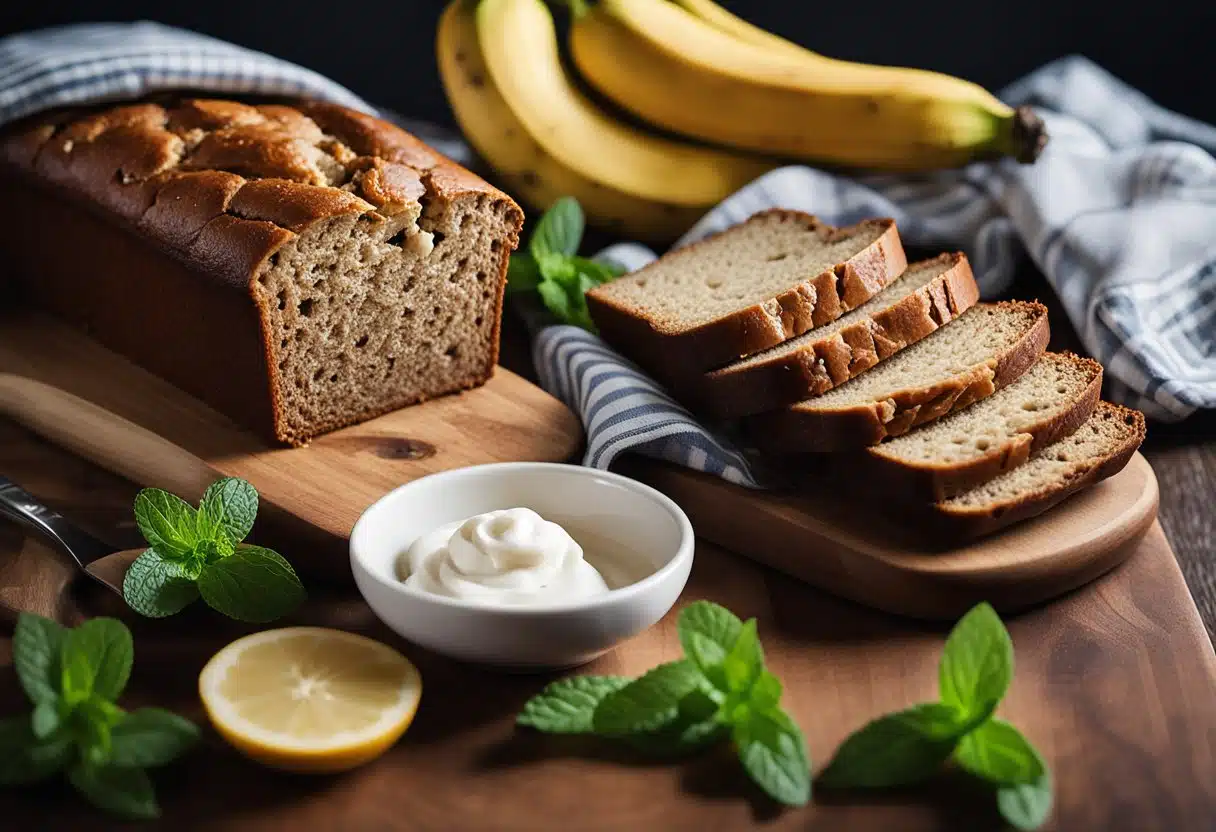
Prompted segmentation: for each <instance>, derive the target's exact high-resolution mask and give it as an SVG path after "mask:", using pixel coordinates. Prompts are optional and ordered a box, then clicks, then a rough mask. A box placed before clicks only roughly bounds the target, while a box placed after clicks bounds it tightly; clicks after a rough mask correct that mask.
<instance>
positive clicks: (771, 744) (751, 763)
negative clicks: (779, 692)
mask: <svg viewBox="0 0 1216 832" xmlns="http://www.w3.org/2000/svg"><path fill="white" fill-rule="evenodd" d="M731 736H732V738H733V739H734V742H735V747H736V748H737V749H738V751H739V760H740V762H742V763H743V768H744V770H745V771H746V772H747V774H748V776H749V777H751V778H752V780H754V781H755V782H756V784H757V785H758V786H760V788H762V789H764V791H765V792H766V793H767V794H768V795H769V797H771V798H773V799H774V800H776V801H778V802H779V803H785V804H788V805H790V806H802V805H804V804H805V803H806V802H807V801H808V800H810V799H811V762H810V757H809V756H808V755H807V751H806V740H805V739H804V738H803V736H802V731H801V730H799V728H798V726H797V725H796V724H795V723H794V721H793V720H792V719H790V717H789V715H788V714H786V713H785V712H784V711H782V710H780V709H777V708H770V709H766V710H751V711H749V713H748V718H747V719H746V720H744V721H742V722H738V723H736V724H735V725H734V727H733V730H732V732H731Z"/></svg>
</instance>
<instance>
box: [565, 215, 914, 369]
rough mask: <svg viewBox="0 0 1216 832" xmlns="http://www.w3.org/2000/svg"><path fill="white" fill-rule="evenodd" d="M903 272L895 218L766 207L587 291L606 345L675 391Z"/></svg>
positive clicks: (855, 302)
mask: <svg viewBox="0 0 1216 832" xmlns="http://www.w3.org/2000/svg"><path fill="white" fill-rule="evenodd" d="M906 267H907V260H906V258H905V256H904V250H903V245H902V243H901V242H900V239H899V232H898V231H897V230H896V228H895V222H894V221H893V220H887V219H879V220H867V221H865V222H861V223H858V224H857V225H853V226H849V227H847V228H834V227H832V226H830V225H825V224H824V223H821V222H820V221H819V220H818V219H816V218H815V217H813V216H810V215H809V214H803V213H801V212H798V211H784V210H777V209H774V210H769V211H763V212H761V213H759V214H756V215H755V216H753V217H751V218H750V219H748V220H747V221H746V222H744V223H742V224H740V225H736V226H734V227H733V228H729V229H727V230H725V231H722V232H720V233H718V234H715V235H713V236H711V237H707V238H706V239H704V240H701V241H699V242H696V243H693V244H691V245H688V246H685V247H683V248H680V249H676V250H675V251H672V252H669V253H668V254H666V255H664V256H663V257H660V258H659V259H658V260H656V261H655V262H653V263H651V264H650V265H649V266H646V267H645V268H642V269H639V270H638V271H636V272H634V273H633V274H630V275H626V276H625V277H622V278H619V279H617V280H614V281H612V282H610V283H605V284H604V285H602V286H598V287H596V288H595V289H592V290H591V291H590V292H588V293H587V306H588V309H589V310H590V312H591V317H592V320H594V321H595V325H596V326H597V327H598V328H599V330H600V333H601V334H602V335H603V336H604V338H605V340H607V341H608V343H610V344H612V345H613V346H614V347H616V348H617V349H618V350H620V351H621V352H622V353H623V354H624V355H626V356H627V357H629V358H631V359H633V360H634V361H636V362H637V363H638V364H639V365H641V366H642V367H644V368H645V369H646V370H648V371H649V372H650V373H651V374H652V375H654V376H656V377H657V378H658V379H659V380H660V381H662V382H664V383H667V384H668V385H670V386H671V387H673V388H674V389H677V390H678V389H682V388H684V387H686V386H687V385H688V384H689V383H690V382H695V380H696V378H697V377H698V376H699V375H701V374H702V373H704V372H706V371H708V370H712V369H714V368H716V367H721V366H722V365H724V364H727V363H729V362H731V361H734V360H736V359H738V358H742V357H744V356H748V355H752V354H753V353H757V352H760V351H761V350H765V349H768V348H769V347H772V346H776V345H777V344H780V343H781V342H782V341H785V340H786V339H787V338H792V337H794V336H795V335H801V334H802V333H804V332H806V331H807V330H809V329H811V328H812V327H816V326H822V325H823V324H826V323H828V322H830V321H834V320H836V319H837V318H839V317H840V316H841V315H843V314H844V313H845V312H847V311H848V310H850V309H853V308H854V307H857V306H860V305H861V304H863V303H865V302H866V301H867V300H869V299H870V298H871V297H873V296H874V295H875V294H877V293H878V292H879V291H881V290H882V288H883V287H884V286H886V285H887V284H888V283H890V282H891V281H892V280H893V279H894V278H896V277H898V276H899V275H900V274H901V273H903V271H904V269H905V268H906Z"/></svg>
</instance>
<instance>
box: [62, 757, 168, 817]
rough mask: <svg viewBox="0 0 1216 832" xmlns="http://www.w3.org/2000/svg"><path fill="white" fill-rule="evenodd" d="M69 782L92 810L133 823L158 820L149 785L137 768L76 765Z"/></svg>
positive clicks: (158, 813) (69, 771)
mask: <svg viewBox="0 0 1216 832" xmlns="http://www.w3.org/2000/svg"><path fill="white" fill-rule="evenodd" d="M68 780H70V781H71V783H72V785H73V786H75V787H76V790H77V791H79V792H80V793H81V794H82V795H84V796H85V797H86V798H88V800H89V802H90V803H92V804H93V805H94V806H97V807H99V808H101V809H105V810H106V811H107V812H113V813H114V814H116V815H121V816H122V817H126V818H132V819H134V820H149V819H152V818H157V817H160V807H159V806H157V805H156V795H155V794H154V793H153V791H152V781H151V780H149V779H148V775H147V774H146V773H145V772H144V771H143V769H139V768H128V767H124V766H114V765H105V766H99V765H90V764H88V763H77V764H76V765H74V766H72V768H71V769H69V770H68Z"/></svg>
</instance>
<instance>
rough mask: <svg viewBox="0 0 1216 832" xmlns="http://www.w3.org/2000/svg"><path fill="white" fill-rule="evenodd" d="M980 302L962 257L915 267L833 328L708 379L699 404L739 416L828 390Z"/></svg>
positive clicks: (721, 413) (814, 331)
mask: <svg viewBox="0 0 1216 832" xmlns="http://www.w3.org/2000/svg"><path fill="white" fill-rule="evenodd" d="M978 300H979V287H978V286H977V285H976V283H975V278H974V277H973V276H972V274H971V266H970V264H969V263H968V262H967V258H966V256H965V255H963V254H962V253H954V254H943V255H941V256H939V257H935V258H933V259H932V260H925V261H922V262H920V263H914V264H912V265H911V266H909V267H908V270H907V271H906V272H904V273H903V275H902V276H901V277H899V278H897V279H896V280H895V281H894V282H892V283H891V284H890V285H889V286H887V287H886V288H885V289H883V290H882V291H881V292H879V293H878V294H877V295H875V296H874V297H873V298H871V299H870V300H869V301H867V302H866V303H863V304H862V305H861V306H859V307H857V308H856V309H852V310H850V311H849V312H846V313H845V314H844V315H842V316H841V317H839V318H837V319H836V320H835V321H832V322H831V323H827V324H824V325H823V326H818V327H815V328H814V329H812V330H810V331H809V332H806V333H803V334H802V335H799V336H797V337H795V338H791V339H790V340H788V341H786V342H784V343H782V344H778V345H777V346H775V347H772V348H771V349H768V350H765V351H764V352H762V353H758V354H756V355H753V356H750V357H748V358H744V359H742V360H741V361H737V362H735V363H733V364H728V365H727V366H725V367H723V368H721V369H718V370H715V371H713V372H711V373H709V374H707V375H706V376H705V378H704V380H703V384H702V385H701V386H702V390H701V391H700V393H699V395H697V400H698V401H697V403H698V405H700V406H702V407H704V408H705V409H706V410H708V411H710V412H711V413H713V414H714V415H716V416H718V417H721V418H737V417H740V416H747V415H749V414H752V413H760V412H762V411H765V410H772V409H773V408H776V407H780V406H782V405H786V404H791V403H794V402H797V401H799V400H802V399H805V398H807V397H808V396H817V395H822V394H823V393H826V392H827V391H828V390H831V389H832V388H833V387H836V386H838V385H840V384H843V383H844V382H846V381H848V380H849V379H851V378H854V377H856V376H858V375H860V374H861V373H863V372H865V371H866V370H868V369H870V368H871V367H873V366H874V365H875V364H877V363H878V362H880V361H884V360H886V359H888V358H890V357H891V356H893V355H894V354H895V353H897V352H899V351H900V350H902V349H904V348H906V347H908V346H910V345H911V344H914V343H916V342H917V341H919V340H920V339H922V338H924V337H925V336H927V335H929V334H930V333H932V332H934V331H935V330H937V329H938V328H939V327H941V326H943V325H945V324H947V323H949V322H950V321H952V320H954V319H955V318H956V317H958V316H959V315H960V314H962V313H963V312H965V311H966V310H968V309H970V308H971V307H972V306H974V305H975V303H976V302H977V301H978Z"/></svg>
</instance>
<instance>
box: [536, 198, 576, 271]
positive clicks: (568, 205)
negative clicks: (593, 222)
mask: <svg viewBox="0 0 1216 832" xmlns="http://www.w3.org/2000/svg"><path fill="white" fill-rule="evenodd" d="M584 224H585V221H584V218H583V209H582V208H581V207H580V206H579V204H578V200H576V199H574V197H569V196H564V197H562V198H561V199H559V200H557V201H556V202H554V203H553V204H552V205H550V206H549V210H547V211H545V213H544V215H543V216H541V218H540V222H538V223H537V224H536V230H535V231H533V232H532V239H531V240H530V241H529V244H528V250H529V251H530V252H531V253H532V256H533V257H534V258H536V261H537V262H538V263H543V261H544V257H545V255H547V254H564V255H566V256H567V257H568V256H570V255H572V254H576V253H577V252H578V246H579V243H581V242H582V240H583V226H584Z"/></svg>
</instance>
